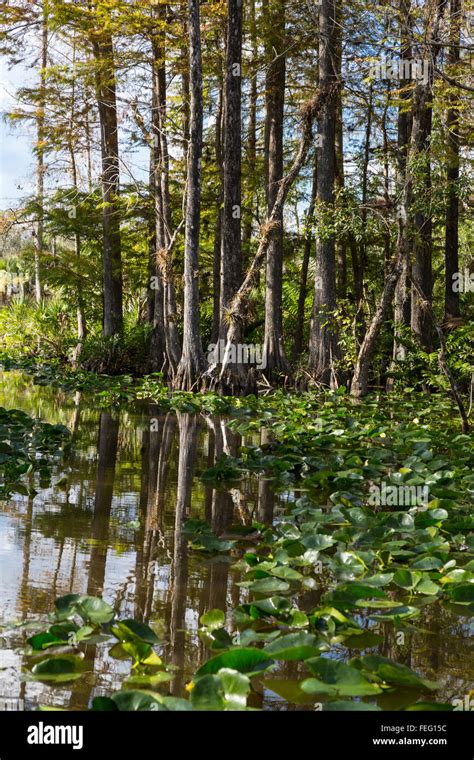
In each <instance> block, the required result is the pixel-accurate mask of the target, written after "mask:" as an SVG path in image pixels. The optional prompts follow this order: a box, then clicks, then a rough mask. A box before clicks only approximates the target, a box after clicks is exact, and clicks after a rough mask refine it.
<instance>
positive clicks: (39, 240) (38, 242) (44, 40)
mask: <svg viewBox="0 0 474 760" xmlns="http://www.w3.org/2000/svg"><path fill="white" fill-rule="evenodd" d="M48 38H49V33H48V0H43V9H42V18H41V55H40V61H41V63H40V66H41V68H40V87H39V103H38V109H37V117H36V130H37V142H36V202H37V206H38V211H37V221H36V226H35V227H36V228H35V251H34V267H35V300H36V303H38V304H39V303H40V302H41V299H42V297H43V285H42V278H41V257H42V255H43V252H44V175H45V163H44V149H45V105H46V104H45V100H46V69H47V66H48V41H49V39H48Z"/></svg>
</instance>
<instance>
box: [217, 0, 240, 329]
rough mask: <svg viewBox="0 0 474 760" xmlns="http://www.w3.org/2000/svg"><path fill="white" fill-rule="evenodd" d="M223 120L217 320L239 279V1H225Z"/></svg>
mask: <svg viewBox="0 0 474 760" xmlns="http://www.w3.org/2000/svg"><path fill="white" fill-rule="evenodd" d="M227 14H228V18H227V45H226V66H225V119H224V217H223V227H222V257H221V288H220V301H221V308H220V311H221V321H222V323H223V324H222V329H223V331H224V333H225V316H226V310H227V308H228V306H229V304H230V301H231V299H232V298H233V296H234V295H235V293H236V292H237V289H238V287H239V285H240V282H241V279H242V246H241V232H240V227H241V224H240V219H241V158H242V156H241V152H242V148H241V136H242V129H241V102H242V74H241V67H242V0H227Z"/></svg>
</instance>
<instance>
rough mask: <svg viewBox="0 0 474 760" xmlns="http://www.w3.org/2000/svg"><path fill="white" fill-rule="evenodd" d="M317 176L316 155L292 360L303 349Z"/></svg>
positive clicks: (296, 357) (295, 358) (307, 216)
mask: <svg viewBox="0 0 474 760" xmlns="http://www.w3.org/2000/svg"><path fill="white" fill-rule="evenodd" d="M317 176H318V162H317V159H316V156H315V158H314V166H313V181H312V184H311V198H310V201H309V206H308V211H307V213H306V234H305V239H304V249H303V261H302V262H301V279H300V290H299V294H298V311H297V314H296V327H295V340H294V343H293V361H296V360H297V359H298V357H299V356H300V354H301V352H302V350H303V330H304V316H305V304H306V296H307V293H308V269H309V260H310V257H311V246H312V244H313V231H312V225H313V217H314V209H315V206H316V187H317Z"/></svg>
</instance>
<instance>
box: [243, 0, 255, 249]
mask: <svg viewBox="0 0 474 760" xmlns="http://www.w3.org/2000/svg"><path fill="white" fill-rule="evenodd" d="M248 8H249V10H248V17H249V19H248V24H249V27H250V29H249V36H250V47H251V60H250V63H249V69H250V84H249V105H248V127H247V133H248V136H247V145H246V150H245V152H246V163H247V172H246V174H247V203H248V207H246V208H244V209H243V214H244V222H243V231H242V250H243V256H244V259H245V260H246V261H248V259H249V257H250V252H251V242H252V227H253V200H254V196H255V185H256V173H257V168H256V162H257V103H258V91H257V66H258V41H257V28H256V13H255V0H249V3H248Z"/></svg>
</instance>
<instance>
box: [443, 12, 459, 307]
mask: <svg viewBox="0 0 474 760" xmlns="http://www.w3.org/2000/svg"><path fill="white" fill-rule="evenodd" d="M461 21H462V13H461V0H451V2H450V42H451V47H450V49H449V54H448V63H449V64H451V65H452V66H453V69H454V68H455V67H456V64H457V63H458V62H459V59H460V51H459V43H460V29H461ZM454 73H455V72H454ZM458 103H459V96H458V95H457V93H455V92H453V93H451V94H450V96H449V107H448V113H447V119H446V128H447V133H448V144H447V180H448V205H447V209H446V230H445V243H444V257H445V295H444V319H445V321H446V322H449V320H451V319H457V318H458V317H459V316H460V314H461V312H460V306H459V292H458V291H456V290H454V287H453V281H454V275H455V274H456V273H457V272H459V187H458V183H459V148H460V136H459V110H458Z"/></svg>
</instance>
